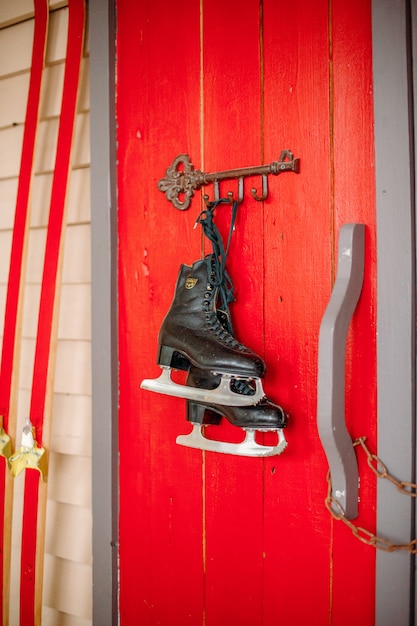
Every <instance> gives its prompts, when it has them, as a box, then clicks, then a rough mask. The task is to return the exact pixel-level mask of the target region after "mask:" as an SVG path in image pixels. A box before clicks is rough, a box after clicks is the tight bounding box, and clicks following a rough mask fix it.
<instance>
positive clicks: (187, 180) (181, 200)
mask: <svg viewBox="0 0 417 626" xmlns="http://www.w3.org/2000/svg"><path fill="white" fill-rule="evenodd" d="M289 171H290V172H296V173H297V174H298V172H299V171H300V159H295V158H294V155H293V153H292V152H291V151H290V150H283V151H282V152H281V155H280V157H279V160H278V161H273V162H272V163H269V165H258V166H255V167H241V168H238V169H234V170H224V171H222V172H210V173H206V172H201V171H200V170H196V169H194V165H193V164H192V163H191V161H190V157H189V156H188V155H187V154H180V155H179V156H177V157H176V158H175V159H174V160H173V162H172V163H171V165H170V166H169V167H168V169H167V171H166V177H165V178H161V180H160V181H159V182H158V189H159V190H160V191H162V192H164V193H165V195H166V197H167V200H169V202H172V204H173V205H174V207H175V208H176V209H180V210H181V211H184V210H185V209H188V207H189V206H190V204H191V199H192V197H193V195H194V192H195V191H197V190H198V189H201V187H203V186H206V185H210V184H213V186H214V199H215V200H218V199H219V198H220V182H221V181H224V180H238V198H237V201H238V202H242V201H243V196H244V185H243V179H244V178H247V177H249V176H262V194H261V195H260V196H259V195H258V192H257V190H256V189H255V188H254V187H252V189H251V194H252V197H253V198H255V200H258V201H259V202H261V201H263V200H266V198H267V197H268V176H269V175H270V174H272V175H274V176H277V175H278V174H282V173H283V172H289ZM227 195H228V196H229V198H230V200H231V201H233V192H230V191H229V192H228V194H227ZM204 197H205V198H206V199H208V196H204Z"/></svg>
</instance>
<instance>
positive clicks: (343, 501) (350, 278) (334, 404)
mask: <svg viewBox="0 0 417 626" xmlns="http://www.w3.org/2000/svg"><path fill="white" fill-rule="evenodd" d="M364 257H365V225H364V224H345V225H344V226H342V228H341V229H340V234H339V253H338V268H337V277H336V282H335V284H334V287H333V291H332V295H331V298H330V301H329V304H328V305H327V308H326V311H325V313H324V315H323V319H322V321H321V325H320V333H319V354H318V389H317V426H318V430H319V435H320V440H321V443H322V445H323V448H324V451H325V453H326V455H327V460H328V462H329V467H330V472H331V479H332V496H333V498H334V499H335V500H337V502H338V503H339V504H340V506H341V507H342V509H343V510H344V512H345V516H346V517H347V518H348V519H354V518H355V517H357V515H358V464H357V460H356V455H355V451H354V448H353V443H352V439H351V437H350V435H349V433H348V431H347V428H346V422H345V354H346V335H347V331H348V329H349V324H350V321H351V318H352V315H353V313H354V311H355V308H356V305H357V302H358V300H359V296H360V293H361V290H362V283H363V274H364ZM335 513H340V511H338V510H335Z"/></svg>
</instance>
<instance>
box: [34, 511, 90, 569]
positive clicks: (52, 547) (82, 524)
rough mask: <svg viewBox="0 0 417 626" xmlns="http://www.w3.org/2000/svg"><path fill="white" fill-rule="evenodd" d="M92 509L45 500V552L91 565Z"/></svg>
mask: <svg viewBox="0 0 417 626" xmlns="http://www.w3.org/2000/svg"><path fill="white" fill-rule="evenodd" d="M91 535H92V518H91V509H85V508H82V507H79V506H73V505H71V504H64V503H62V502H55V501H53V500H48V507H47V514H46V535H45V552H47V553H49V554H53V555H55V556H57V557H59V558H62V559H68V560H69V561H78V562H79V563H83V564H85V565H91V561H92V557H91V540H92V538H91Z"/></svg>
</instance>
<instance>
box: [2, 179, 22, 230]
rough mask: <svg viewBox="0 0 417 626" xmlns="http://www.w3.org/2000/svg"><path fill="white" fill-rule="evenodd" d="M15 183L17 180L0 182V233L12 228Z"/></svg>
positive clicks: (15, 193) (15, 192)
mask: <svg viewBox="0 0 417 626" xmlns="http://www.w3.org/2000/svg"><path fill="white" fill-rule="evenodd" d="M17 182H18V179H17V178H8V179H6V180H0V231H2V230H10V229H11V228H13V223H14V213H15V207H16V198H17Z"/></svg>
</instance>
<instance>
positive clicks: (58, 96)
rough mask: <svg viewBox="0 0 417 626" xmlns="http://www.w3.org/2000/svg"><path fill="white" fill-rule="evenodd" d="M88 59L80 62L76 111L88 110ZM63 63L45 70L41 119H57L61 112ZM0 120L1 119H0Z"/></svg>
mask: <svg viewBox="0 0 417 626" xmlns="http://www.w3.org/2000/svg"><path fill="white" fill-rule="evenodd" d="M88 66H89V59H88V58H85V59H83V60H82V61H81V74H80V87H79V94H78V103H77V110H78V111H87V110H88V109H89V96H90V94H89V84H88V72H89V67H88ZM64 72H65V62H64V61H60V62H58V63H56V64H54V65H50V66H48V67H46V68H45V71H44V78H43V84H42V99H41V106H40V117H41V119H45V118H50V117H58V116H59V114H60V111H61V101H62V86H63V82H64ZM0 120H1V118H0Z"/></svg>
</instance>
